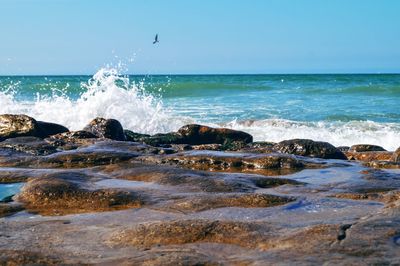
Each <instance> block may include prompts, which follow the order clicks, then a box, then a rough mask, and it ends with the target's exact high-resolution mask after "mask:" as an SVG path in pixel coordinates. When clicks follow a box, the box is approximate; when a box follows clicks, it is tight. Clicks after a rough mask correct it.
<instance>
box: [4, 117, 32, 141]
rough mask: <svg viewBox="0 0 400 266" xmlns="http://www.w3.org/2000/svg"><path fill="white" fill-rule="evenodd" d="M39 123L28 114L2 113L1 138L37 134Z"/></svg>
mask: <svg viewBox="0 0 400 266" xmlns="http://www.w3.org/2000/svg"><path fill="white" fill-rule="evenodd" d="M38 133H39V128H38V124H37V122H36V120H35V119H33V118H32V117H29V116H27V115H12V114H3V115H0V140H4V139H8V138H15V137H21V136H37V135H38Z"/></svg>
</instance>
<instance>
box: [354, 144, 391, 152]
mask: <svg viewBox="0 0 400 266" xmlns="http://www.w3.org/2000/svg"><path fill="white" fill-rule="evenodd" d="M366 151H386V150H385V149H384V148H382V147H381V146H377V145H370V144H357V145H353V146H351V147H350V149H349V152H366Z"/></svg>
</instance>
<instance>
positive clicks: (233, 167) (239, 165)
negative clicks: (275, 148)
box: [139, 150, 315, 172]
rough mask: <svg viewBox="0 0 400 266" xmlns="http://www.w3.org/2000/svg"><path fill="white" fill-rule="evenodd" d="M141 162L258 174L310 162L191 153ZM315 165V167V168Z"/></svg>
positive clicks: (266, 156) (280, 156) (285, 157)
mask: <svg viewBox="0 0 400 266" xmlns="http://www.w3.org/2000/svg"><path fill="white" fill-rule="evenodd" d="M139 160H141V161H145V162H150V163H156V164H176V165H180V166H183V167H188V168H190V169H196V170H216V171H233V172H241V171H248V172H257V171H259V170H262V169H290V170H295V169H303V168H304V167H305V165H306V164H308V162H305V161H301V160H298V159H297V158H295V156H291V155H286V154H279V153H275V154H251V153H249V154H244V153H241V154H237V153H227V152H215V151H201V150H199V151H189V152H180V153H176V154H172V155H167V156H142V157H139ZM314 166H315V165H313V167H314Z"/></svg>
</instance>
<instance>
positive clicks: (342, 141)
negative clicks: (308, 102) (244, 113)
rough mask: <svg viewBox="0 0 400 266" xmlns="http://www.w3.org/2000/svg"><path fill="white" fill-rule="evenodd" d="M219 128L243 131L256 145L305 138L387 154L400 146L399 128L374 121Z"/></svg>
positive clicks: (252, 123) (243, 124) (282, 122)
mask: <svg viewBox="0 0 400 266" xmlns="http://www.w3.org/2000/svg"><path fill="white" fill-rule="evenodd" d="M222 126H225V127H229V128H233V129H238V130H243V131H245V132H248V133H250V134H252V135H253V137H254V140H255V141H273V142H278V141H282V140H285V139H293V138H306V139H313V140H319V141H327V142H329V143H331V144H333V145H335V146H351V145H353V144H361V143H364V144H375V145H380V146H382V147H384V148H386V149H387V150H395V149H396V148H398V147H399V146H400V124H398V123H377V122H373V121H349V122H325V121H320V122H297V121H290V120H284V119H266V120H256V121H242V122H240V121H232V122H229V123H226V124H223V125H222Z"/></svg>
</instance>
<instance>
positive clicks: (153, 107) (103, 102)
mask: <svg viewBox="0 0 400 266" xmlns="http://www.w3.org/2000/svg"><path fill="white" fill-rule="evenodd" d="M82 87H84V88H85V89H86V90H85V92H84V93H83V94H82V95H81V96H80V97H79V98H78V99H76V100H73V99H70V98H68V97H67V96H65V95H63V94H61V95H56V94H54V95H52V96H51V97H49V96H43V95H40V94H38V95H37V97H36V100H35V101H20V100H18V101H17V100H16V99H15V98H14V95H13V94H12V93H10V91H7V92H3V93H0V105H1V107H0V108H1V113H14V114H16V113H17V114H27V115H30V116H32V117H34V118H35V119H37V120H43V121H50V122H55V123H59V124H62V125H65V126H67V127H68V128H69V129H71V130H79V129H82V128H83V127H84V126H85V125H86V124H88V122H89V121H91V120H92V119H93V118H95V117H104V118H115V119H118V120H119V121H120V122H121V124H122V125H123V126H124V128H129V129H132V130H134V131H137V132H142V133H149V134H153V133H159V132H168V131H173V130H175V129H177V128H179V127H180V126H182V125H183V124H185V123H190V122H193V121H191V120H190V119H186V118H183V117H182V118H180V119H177V118H175V117H173V116H172V115H170V112H169V110H167V109H166V108H164V107H163V104H162V101H161V100H160V99H157V98H155V97H153V96H152V95H149V94H146V93H145V92H144V90H143V88H141V85H140V84H135V83H133V82H130V80H129V78H127V77H123V76H121V75H119V74H118V71H117V70H116V69H113V68H103V69H100V70H99V71H98V72H97V73H96V74H95V75H94V76H93V78H92V79H90V80H89V81H88V82H87V83H85V84H82Z"/></svg>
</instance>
